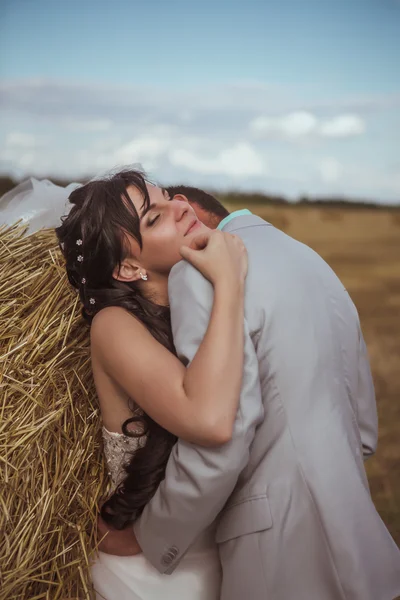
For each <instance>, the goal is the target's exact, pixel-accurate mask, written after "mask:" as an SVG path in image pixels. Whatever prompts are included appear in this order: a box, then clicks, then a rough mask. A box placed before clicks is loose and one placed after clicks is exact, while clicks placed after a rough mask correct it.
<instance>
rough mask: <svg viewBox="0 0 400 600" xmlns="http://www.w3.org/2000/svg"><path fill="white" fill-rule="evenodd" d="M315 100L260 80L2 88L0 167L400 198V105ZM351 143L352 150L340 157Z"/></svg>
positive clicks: (51, 83) (68, 175)
mask: <svg viewBox="0 0 400 600" xmlns="http://www.w3.org/2000/svg"><path fill="white" fill-rule="evenodd" d="M314 92H315V90H313V93H314ZM313 93H311V94H310V93H308V94H307V90H301V89H300V90H296V89H290V90H288V89H286V90H285V89H278V88H276V87H275V88H274V87H272V86H268V85H264V84H257V83H254V82H247V83H246V82H244V83H240V82H239V83H235V84H231V85H225V84H221V85H219V86H199V87H198V89H193V88H192V89H183V88H179V89H172V88H167V87H165V88H163V87H158V88H156V87H150V86H132V87H128V86H127V87H126V88H115V86H109V85H104V86H95V85H90V84H88V85H82V84H71V83H66V82H54V81H36V82H35V81H20V82H15V81H14V82H3V83H0V108H2V109H3V110H2V116H0V169H1V171H2V172H3V173H5V172H8V173H16V174H17V176H19V177H22V176H23V175H24V174H26V173H28V174H36V175H37V176H39V177H40V176H52V175H53V176H58V177H63V178H72V179H74V178H76V177H86V176H92V175H95V174H96V173H97V174H99V173H102V172H106V171H109V170H110V169H113V168H114V167H115V168H118V167H120V166H124V165H126V164H134V163H138V162H140V163H142V164H143V167H144V168H145V169H146V170H147V171H151V176H152V177H154V179H156V180H159V181H162V182H164V183H165V182H168V183H176V182H183V181H184V182H185V183H188V184H193V185H199V186H200V187H202V186H204V187H211V186H212V187H214V188H218V187H221V188H224V187H232V185H234V186H235V187H237V189H253V190H254V189H259V190H265V191H272V192H275V193H282V194H288V195H290V196H291V197H298V196H299V195H300V194H302V193H305V194H326V195H328V194H332V193H343V195H345V196H346V195H347V194H351V195H362V196H364V197H370V198H374V197H378V198H379V197H382V198H385V199H386V198H388V199H391V200H393V201H394V200H396V199H398V198H399V195H400V189H399V186H400V183H399V179H398V176H396V175H395V173H394V167H392V166H391V165H393V161H394V159H395V141H394V137H395V135H394V127H395V124H396V119H397V120H398V118H399V113H398V112H397V113H396V112H395V111H396V110H398V109H397V108H396V107H398V106H399V105H400V100H399V99H400V96H397V97H396V96H395V95H392V97H387V98H386V97H382V98H375V99H374V98H372V97H371V98H365V99H364V100H363V99H358V100H357V98H353V99H352V100H351V102H350V101H349V100H348V99H346V98H342V99H340V98H339V99H336V100H335V101H333V100H331V99H330V98H329V97H327V98H325V99H324V98H323V94H322V93H320V94H319V97H318V101H317V102H314V101H313ZM299 107H301V110H300V109H299ZM386 110H387V112H386V113H384V111H386ZM378 113H379V114H378ZM363 117H365V119H367V120H366V121H364V118H363ZM249 123H250V127H249ZM367 126H368V127H367ZM372 133H375V134H376V135H374V136H373V135H372ZM378 134H379V135H378ZM346 138H352V139H353V143H352V144H342V145H341V148H340V150H339V142H340V141H341V140H344V139H346ZM299 144H301V147H300V148H299ZM357 161H360V164H359V165H358V166H357V170H355V165H356V164H357ZM372 174H374V175H372Z"/></svg>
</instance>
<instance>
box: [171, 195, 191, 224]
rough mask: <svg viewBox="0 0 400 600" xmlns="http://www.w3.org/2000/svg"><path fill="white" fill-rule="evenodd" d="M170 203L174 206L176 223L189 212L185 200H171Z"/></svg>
mask: <svg viewBox="0 0 400 600" xmlns="http://www.w3.org/2000/svg"><path fill="white" fill-rule="evenodd" d="M170 203H171V204H174V206H173V209H174V214H175V219H176V221H180V220H181V219H182V218H183V217H184V216H185V215H186V214H187V213H188V212H189V205H188V203H187V202H184V201H183V200H171V201H170Z"/></svg>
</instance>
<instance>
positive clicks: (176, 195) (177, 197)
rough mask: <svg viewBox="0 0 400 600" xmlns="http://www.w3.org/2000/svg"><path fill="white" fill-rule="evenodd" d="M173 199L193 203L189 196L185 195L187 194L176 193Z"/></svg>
mask: <svg viewBox="0 0 400 600" xmlns="http://www.w3.org/2000/svg"><path fill="white" fill-rule="evenodd" d="M171 200H180V201H181V202H187V203H188V204H191V202H190V200H189V198H188V197H187V196H185V194H174V195H173V196H172V198H171Z"/></svg>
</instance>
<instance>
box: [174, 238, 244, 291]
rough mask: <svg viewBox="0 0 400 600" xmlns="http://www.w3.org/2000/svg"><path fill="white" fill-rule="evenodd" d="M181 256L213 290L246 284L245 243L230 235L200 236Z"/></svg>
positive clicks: (183, 250)
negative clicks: (223, 285) (227, 284)
mask: <svg viewBox="0 0 400 600" xmlns="http://www.w3.org/2000/svg"><path fill="white" fill-rule="evenodd" d="M180 253H181V256H182V258H184V259H185V260H187V261H188V262H190V263H191V264H192V265H193V266H194V267H196V269H198V270H199V271H200V273H202V275H204V277H206V278H207V279H208V280H209V281H210V282H211V283H212V284H213V285H214V286H215V285H216V284H217V283H218V282H221V281H226V280H229V281H231V282H239V283H243V282H244V280H245V278H246V275H247V250H246V247H245V245H244V243H243V241H242V240H241V239H240V238H239V237H237V236H236V235H232V234H231V233H226V232H224V231H218V230H214V231H207V232H205V233H201V234H199V235H198V236H196V237H195V238H194V239H193V240H192V242H191V244H190V246H182V248H181V249H180Z"/></svg>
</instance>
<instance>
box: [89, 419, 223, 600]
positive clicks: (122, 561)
mask: <svg viewBox="0 0 400 600" xmlns="http://www.w3.org/2000/svg"><path fill="white" fill-rule="evenodd" d="M142 439H143V438H131V437H127V436H125V435H123V434H120V433H113V432H109V431H107V429H105V428H104V427H103V440H104V453H105V458H106V462H107V467H108V471H109V475H110V478H111V482H112V486H113V487H116V486H117V485H118V484H119V483H120V481H121V479H122V478H123V477H124V470H123V465H124V464H126V463H127V462H129V457H130V453H131V452H132V451H134V450H135V449H136V448H137V447H138V445H139V444H140V443H141V440H142ZM92 579H93V584H94V589H95V591H96V599H97V600H218V598H219V589H220V580H221V572H220V564H219V558H218V552H217V549H216V546H215V542H214V529H213V527H210V528H209V529H207V531H205V532H204V533H203V534H202V535H201V536H200V537H199V538H198V539H197V541H196V542H195V543H194V544H193V546H192V547H191V548H190V549H189V550H188V552H187V553H186V554H185V556H184V557H183V558H182V560H181V562H180V563H179V565H178V566H177V568H176V569H175V571H174V572H173V573H172V574H171V575H161V574H160V573H159V572H158V571H157V570H156V569H155V568H154V567H153V566H152V565H151V564H150V563H149V561H148V560H147V559H146V558H145V557H144V556H143V555H142V554H139V555H136V556H111V555H110V554H104V553H103V552H99V553H98V558H97V560H96V562H95V563H94V564H93V566H92Z"/></svg>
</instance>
